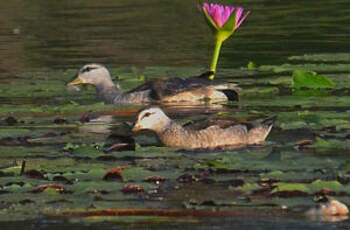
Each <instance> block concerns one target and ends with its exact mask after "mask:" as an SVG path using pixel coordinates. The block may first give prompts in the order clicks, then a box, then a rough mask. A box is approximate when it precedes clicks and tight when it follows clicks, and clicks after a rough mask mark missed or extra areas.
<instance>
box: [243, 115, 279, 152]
mask: <svg viewBox="0 0 350 230" xmlns="http://www.w3.org/2000/svg"><path fill="white" fill-rule="evenodd" d="M276 119H277V116H273V117H269V118H267V119H265V120H263V121H262V122H261V123H259V124H257V125H255V126H253V127H251V128H250V129H249V132H248V143H249V144H250V145H256V144H261V143H262V142H264V141H265V139H266V137H267V136H268V135H269V133H270V131H271V129H272V126H273V125H274V123H275V121H276Z"/></svg>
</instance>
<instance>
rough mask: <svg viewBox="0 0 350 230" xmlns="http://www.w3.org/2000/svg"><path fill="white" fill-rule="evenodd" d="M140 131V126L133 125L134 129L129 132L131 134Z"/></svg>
mask: <svg viewBox="0 0 350 230" xmlns="http://www.w3.org/2000/svg"><path fill="white" fill-rule="evenodd" d="M141 129H142V127H141V126H139V125H138V124H135V125H134V127H133V128H132V129H131V131H133V132H138V131H140V130H141Z"/></svg>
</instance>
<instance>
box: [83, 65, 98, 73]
mask: <svg viewBox="0 0 350 230" xmlns="http://www.w3.org/2000/svg"><path fill="white" fill-rule="evenodd" d="M93 69H97V68H95V67H90V66H87V67H85V68H84V69H83V70H82V71H81V72H82V73H85V72H90V71H91V70H93Z"/></svg>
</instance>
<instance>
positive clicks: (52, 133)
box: [44, 131, 57, 137]
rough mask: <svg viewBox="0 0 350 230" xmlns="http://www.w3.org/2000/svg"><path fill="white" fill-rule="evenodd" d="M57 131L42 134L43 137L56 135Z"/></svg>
mask: <svg viewBox="0 0 350 230" xmlns="http://www.w3.org/2000/svg"><path fill="white" fill-rule="evenodd" d="M56 136H57V133H56V132H55V131H50V132H47V133H45V134H44V137H56Z"/></svg>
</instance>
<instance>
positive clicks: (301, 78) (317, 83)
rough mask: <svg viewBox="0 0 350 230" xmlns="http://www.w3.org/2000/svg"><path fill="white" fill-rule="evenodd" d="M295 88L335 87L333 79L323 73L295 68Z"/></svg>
mask: <svg viewBox="0 0 350 230" xmlns="http://www.w3.org/2000/svg"><path fill="white" fill-rule="evenodd" d="M292 86H293V87H294V88H295V89H301V88H309V89H322V88H327V89H329V88H334V86H335V84H334V82H333V81H331V80H330V79H328V78H327V77H325V76H323V75H319V74H317V73H315V72H307V71H302V70H294V72H293V84H292Z"/></svg>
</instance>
